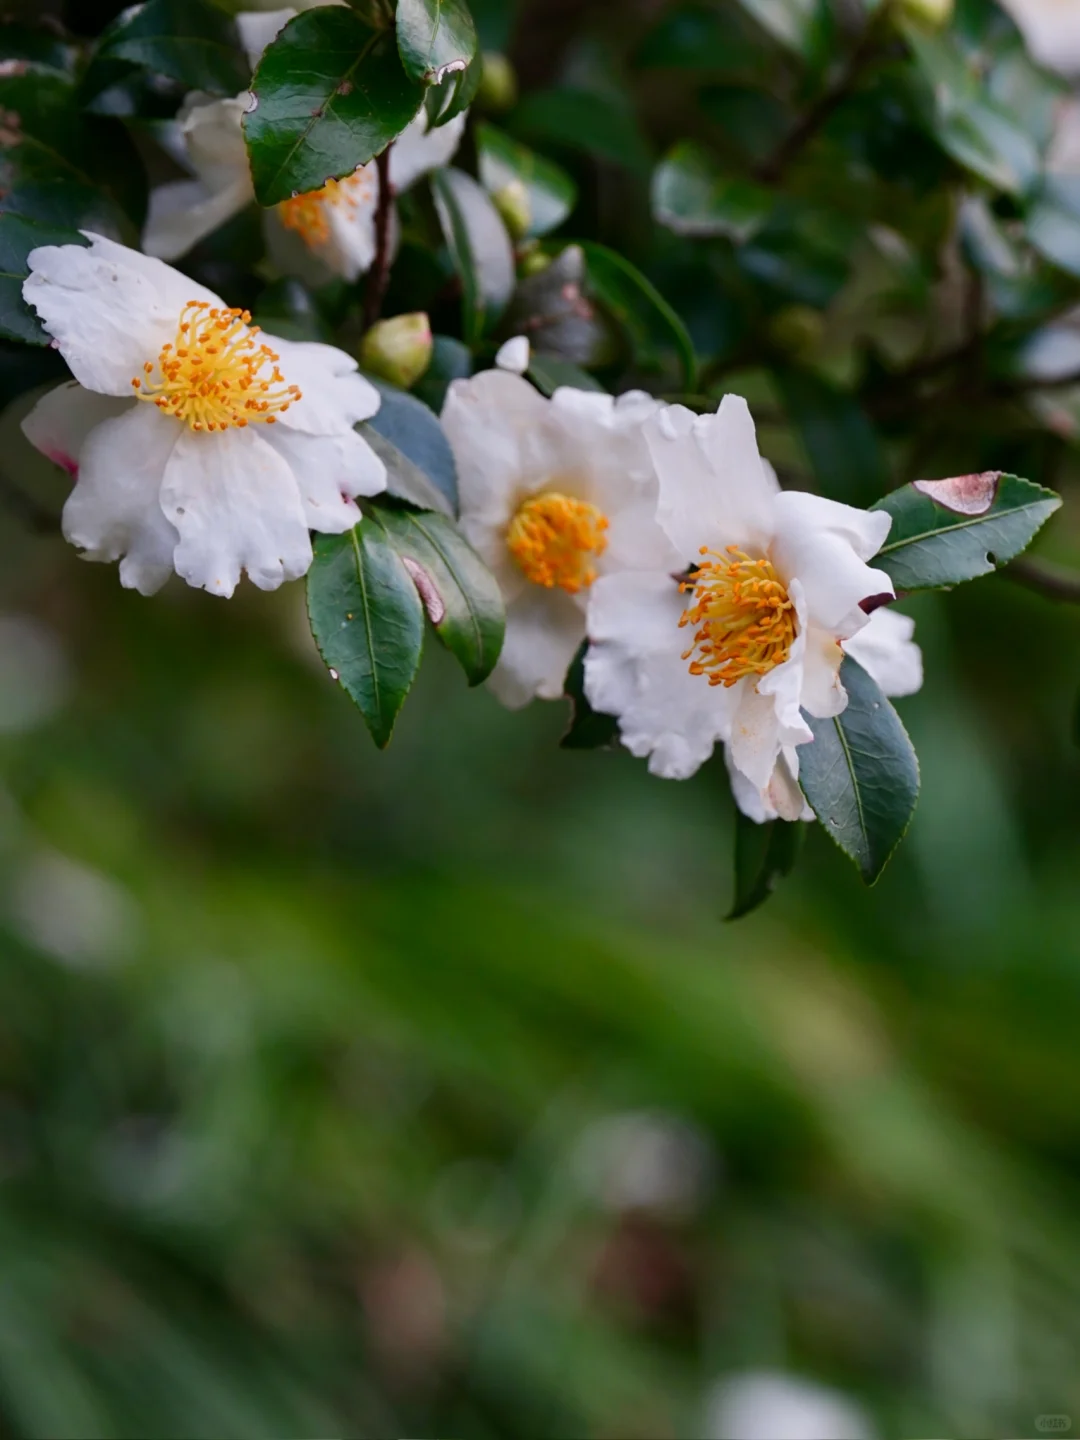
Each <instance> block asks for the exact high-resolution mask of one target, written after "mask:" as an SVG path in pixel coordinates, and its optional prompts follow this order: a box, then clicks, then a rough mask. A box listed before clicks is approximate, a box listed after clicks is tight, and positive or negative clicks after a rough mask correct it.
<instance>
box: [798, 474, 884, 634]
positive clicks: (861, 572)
mask: <svg viewBox="0 0 1080 1440" xmlns="http://www.w3.org/2000/svg"><path fill="white" fill-rule="evenodd" d="M775 517H776V519H775V524H776V532H775V537H774V539H773V543H772V547H771V551H770V554H771V557H772V561H773V564H774V565H775V566H776V569H777V572H778V574H779V575H780V577H781V579H782V580H784V581H785V582H790V580H791V579H792V578H793V577H796V576H797V577H798V579H799V580H801V582H802V584H803V588H804V590H805V592H806V605H807V615H808V617H809V621H810V624H811V625H813V626H815V627H816V628H819V629H822V630H828V631H830V632H831V633H832V634H833V635H834V636H835V637H836V638H837V639H845V638H846V637H847V636H849V635H852V634H854V633H855V631H857V630H860V629H861V628H862V627H863V625H865V624H866V615H865V613H864V612H863V611H862V610H861V609H860V604H861V602H862V601H863V600H868V599H871V598H873V597H875V596H880V595H890V596H891V595H892V594H894V591H893V583H892V581H891V580H890V579H889V577H888V575H887V574H886V573H885V571H884V570H873V569H871V568H870V566H868V565H867V564H865V563H864V562H865V561H866V560H869V559H870V558H871V557H872V556H874V555H876V554H877V552H878V550H880V549H881V546H882V545H883V544H884V542H885V538H886V536H887V535H888V533H889V527H890V525H891V523H892V522H891V517H890V516H888V515H886V514H884V513H883V512H881V511H867V510H854V509H852V508H851V506H849V505H839V504H837V503H836V502H835V501H833V500H823V499H822V498H821V496H819V495H808V494H806V493H805V492H804V491H796V490H788V491H785V492H784V493H783V494H780V495H777V497H776V500H775Z"/></svg>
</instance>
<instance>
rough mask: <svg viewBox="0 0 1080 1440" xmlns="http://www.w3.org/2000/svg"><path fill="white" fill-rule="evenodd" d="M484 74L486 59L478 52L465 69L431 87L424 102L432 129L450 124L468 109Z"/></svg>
mask: <svg viewBox="0 0 1080 1440" xmlns="http://www.w3.org/2000/svg"><path fill="white" fill-rule="evenodd" d="M483 74H484V60H483V56H481V55H479V54H478V55H477V56H476V57H475V59H474V60H473V61H472V62H471V63H470V64H469V65H468V66H466V68H465V69H464V70H460V71H458V72H457V73H456V74H451V75H448V76H447V77H446V79H445V80H444V81H443V82H442V84H441V85H432V86H430V87H429V89H428V92H427V95H426V96H425V97H424V104H425V106H426V108H427V115H428V125H429V127H430V128H431V129H432V130H437V129H438V128H439V126H440V125H446V124H448V122H449V121H451V120H454V119H456V118H457V116H458V115H463V114H464V113H465V111H466V110H468V108H469V106H470V105H471V104H472V103H473V101H474V100H475V99H476V92H477V91H478V90H479V89H480V81H481V80H482V78H483Z"/></svg>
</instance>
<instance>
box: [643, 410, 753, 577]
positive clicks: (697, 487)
mask: <svg viewBox="0 0 1080 1440" xmlns="http://www.w3.org/2000/svg"><path fill="white" fill-rule="evenodd" d="M645 433H646V436H647V438H648V443H649V448H650V449H651V451H652V455H653V460H654V461H655V464H656V469H657V474H658V477H659V482H660V503H659V506H658V509H657V519H658V520H659V522H660V524H661V525H662V526H663V528H664V530H665V531H666V532H667V534H668V535H669V536H670V538H671V541H672V543H673V544H674V545H675V546H676V548H677V549H678V551H679V553H680V555H681V556H682V557H683V559H684V561H687V562H689V561H691V560H693V559H695V558H696V556H697V554H698V552H699V550H700V549H701V547H702V546H703V545H708V546H710V547H712V548H713V549H723V548H724V547H725V546H727V545H738V546H739V547H740V548H743V549H745V548H747V547H749V548H750V550H757V551H762V550H764V548H765V547H766V546H767V544H768V542H769V540H770V539H771V535H772V506H773V503H774V500H775V494H774V489H773V481H772V478H771V476H770V474H769V473H768V472H767V471H766V470H765V467H764V466H763V464H762V461H761V456H760V455H759V454H758V448H757V439H756V437H755V433H754V422H753V419H752V418H751V416H750V411H749V409H748V407H747V404H746V401H745V400H743V399H741V398H740V397H739V396H737V395H725V396H724V399H723V402H722V403H721V406H720V409H719V411H718V412H717V413H716V414H715V415H694V414H693V413H692V412H691V411H689V410H686V409H684V408H683V407H682V406H680V405H672V406H669V407H667V408H666V409H665V410H662V411H661V412H660V413H659V415H657V416H656V417H655V418H654V419H653V420H651V421H650V422H649V423H647V424H646V426H645Z"/></svg>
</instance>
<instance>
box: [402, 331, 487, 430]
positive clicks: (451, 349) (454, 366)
mask: <svg viewBox="0 0 1080 1440" xmlns="http://www.w3.org/2000/svg"><path fill="white" fill-rule="evenodd" d="M472 372H473V359H472V351H471V350H470V349H469V347H468V346H467V345H463V344H462V343H461V341H460V340H455V339H453V337H452V336H450V335H436V336H435V339H434V344H433V347H432V352H431V364H430V365H429V366H428V368H427V370H426V371H425V372H424V374H423V375H421V377H420V379H419V380H418V381H417V382H416V384H415V385H414V386H413V394H414V395H415V396H416V398H417V399H418V400H422V401H423V402H424V404H425V405H427V406H428V407H429V408H430V409H431V410H433V411H434V412H435V414H436V415H440V414H441V413H442V408H443V405H444V404H445V403H446V392H447V390H448V389H449V388H450V385H451V384H452V383H453V381H455V380H467V379H468V377H469V376H470V375H471V374H472Z"/></svg>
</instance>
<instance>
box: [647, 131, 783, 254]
mask: <svg viewBox="0 0 1080 1440" xmlns="http://www.w3.org/2000/svg"><path fill="white" fill-rule="evenodd" d="M775 206H776V200H775V197H774V196H773V195H772V193H771V192H770V191H768V190H766V189H765V188H764V186H762V185H755V184H754V183H753V182H752V181H749V180H743V179H739V178H736V177H732V176H730V175H725V174H724V173H723V172H722V171H721V170H720V169H719V167H718V166H717V165H716V164H715V162H714V161H713V159H712V157H711V156H710V155H709V153H708V151H707V150H705V149H704V148H703V147H702V146H700V145H696V144H694V143H693V142H692V141H682V142H680V143H679V144H678V145H676V146H675V148H674V149H673V150H671V151H670V152H669V154H668V155H667V157H666V158H665V159H664V160H663V161H661V163H660V164H659V165H658V166H657V167H656V170H655V172H654V174H653V184H652V207H653V214H654V215H655V216H656V219H657V220H658V221H659V222H660V224H661V225H666V226H667V228H668V229H669V230H673V231H674V232H675V233H676V234H677V235H692V236H712V235H722V236H724V237H725V238H726V239H728V240H732V241H734V242H735V243H736V244H737V245H741V244H744V243H745V242H746V241H747V240H750V239H752V238H753V237H754V236H755V235H756V234H757V233H758V231H759V230H761V229H762V227H763V226H764V225H765V223H766V222H767V221H768V219H769V216H770V215H771V214H772V212H773V210H774V208H775Z"/></svg>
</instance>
